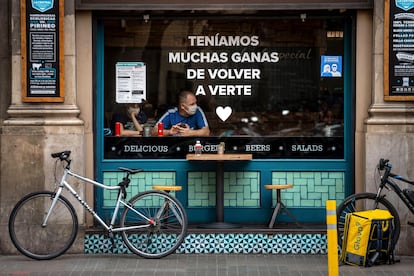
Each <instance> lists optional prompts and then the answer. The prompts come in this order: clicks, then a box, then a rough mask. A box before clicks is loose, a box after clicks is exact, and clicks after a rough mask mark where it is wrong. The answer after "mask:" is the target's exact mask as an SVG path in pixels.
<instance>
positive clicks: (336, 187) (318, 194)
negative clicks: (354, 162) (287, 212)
mask: <svg viewBox="0 0 414 276" xmlns="http://www.w3.org/2000/svg"><path fill="white" fill-rule="evenodd" d="M344 179H345V173H343V172H272V184H275V185H276V184H293V185H294V186H293V188H291V189H287V190H283V191H282V193H281V195H282V201H283V202H284V203H285V205H286V206H291V207H325V202H326V200H328V199H336V200H341V199H343V198H344V196H345V185H344ZM275 202H276V191H273V204H275Z"/></svg>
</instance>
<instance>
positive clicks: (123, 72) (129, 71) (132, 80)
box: [115, 62, 147, 103]
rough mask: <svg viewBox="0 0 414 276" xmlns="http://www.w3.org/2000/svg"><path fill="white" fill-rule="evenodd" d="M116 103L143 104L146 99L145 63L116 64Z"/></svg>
mask: <svg viewBox="0 0 414 276" xmlns="http://www.w3.org/2000/svg"><path fill="white" fill-rule="evenodd" d="M115 66H116V68H115V72H116V102H117V103H141V102H142V100H145V99H146V95H147V92H146V83H147V82H146V78H147V76H146V66H145V63H143V62H118V63H116V65H115Z"/></svg>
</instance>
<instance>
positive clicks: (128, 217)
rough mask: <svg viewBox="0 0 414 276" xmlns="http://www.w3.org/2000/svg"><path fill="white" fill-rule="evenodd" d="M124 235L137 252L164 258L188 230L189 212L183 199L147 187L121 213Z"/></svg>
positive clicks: (129, 245) (140, 254)
mask: <svg viewBox="0 0 414 276" xmlns="http://www.w3.org/2000/svg"><path fill="white" fill-rule="evenodd" d="M120 225H121V227H131V229H129V230H125V231H123V232H122V239H123V241H124V243H125V244H126V245H127V247H128V248H129V249H130V250H131V251H132V252H133V253H135V254H137V255H139V256H141V257H144V258H150V259H155V258H162V257H165V256H167V255H169V254H171V253H173V252H174V251H175V250H176V249H177V248H178V247H179V246H180V245H181V243H182V242H183V240H184V238H185V234H186V232H187V215H186V213H185V211H184V208H183V207H182V205H181V203H180V202H179V201H178V200H177V199H175V198H174V197H172V196H170V195H169V194H167V193H166V192H163V191H146V192H143V193H139V194H137V195H136V196H134V197H133V198H132V199H131V200H130V201H129V203H128V206H126V207H125V208H124V210H123V211H122V214H121V217H120Z"/></svg>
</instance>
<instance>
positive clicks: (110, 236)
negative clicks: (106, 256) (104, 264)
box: [108, 232, 115, 252]
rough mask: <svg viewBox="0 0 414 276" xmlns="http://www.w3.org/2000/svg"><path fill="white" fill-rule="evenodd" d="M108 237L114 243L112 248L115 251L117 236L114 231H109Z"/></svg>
mask: <svg viewBox="0 0 414 276" xmlns="http://www.w3.org/2000/svg"><path fill="white" fill-rule="evenodd" d="M108 238H110V239H111V244H112V246H111V249H112V252H113V251H114V249H115V236H114V233H113V232H108Z"/></svg>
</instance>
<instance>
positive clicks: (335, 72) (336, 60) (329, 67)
mask: <svg viewBox="0 0 414 276" xmlns="http://www.w3.org/2000/svg"><path fill="white" fill-rule="evenodd" d="M321 77H327V78H336V77H342V56H321Z"/></svg>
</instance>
